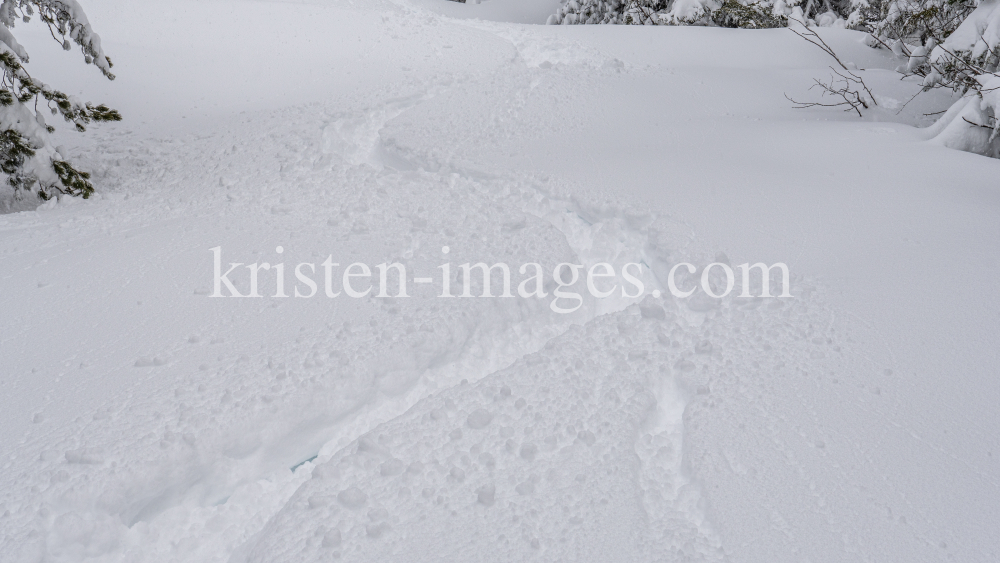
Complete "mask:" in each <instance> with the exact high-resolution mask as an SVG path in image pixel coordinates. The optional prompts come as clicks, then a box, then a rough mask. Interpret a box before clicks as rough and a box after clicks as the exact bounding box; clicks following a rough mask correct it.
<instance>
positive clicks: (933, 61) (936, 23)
mask: <svg viewBox="0 0 1000 563" xmlns="http://www.w3.org/2000/svg"><path fill="white" fill-rule="evenodd" d="M880 10H881V11H880V16H879V19H878V20H877V21H874V22H871V26H870V27H871V30H872V34H871V36H870V37H869V44H870V45H871V46H873V47H884V48H886V49H890V50H891V51H892V52H893V53H894V54H895V55H896V56H898V57H901V58H905V59H906V60H907V63H906V65H905V67H903V68H902V69H901V70H902V71H903V73H904V74H908V75H911V76H918V77H920V78H921V84H922V86H923V88H924V89H925V90H930V89H932V88H947V89H950V90H953V91H954V92H956V93H957V94H959V95H961V98H960V99H959V100H958V101H957V102H955V103H954V104H953V105H952V107H951V108H950V109H949V110H948V111H947V112H945V114H944V115H943V116H942V117H941V118H939V119H938V121H937V123H935V124H934V125H933V126H932V127H931V133H932V135H933V138H934V139H935V140H936V142H939V143H941V144H943V145H945V146H949V147H952V148H956V149H960V150H965V151H969V152H974V153H978V154H984V155H988V156H992V157H998V158H1000V119H998V117H1000V75H998V74H997V67H998V62H1000V0H889V1H887V2H885V4H883V5H881V6H880Z"/></svg>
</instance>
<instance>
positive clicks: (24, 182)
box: [0, 0, 121, 199]
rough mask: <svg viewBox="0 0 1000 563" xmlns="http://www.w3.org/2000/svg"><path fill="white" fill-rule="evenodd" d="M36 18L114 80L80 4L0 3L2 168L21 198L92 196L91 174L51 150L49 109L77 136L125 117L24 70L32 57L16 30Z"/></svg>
mask: <svg viewBox="0 0 1000 563" xmlns="http://www.w3.org/2000/svg"><path fill="white" fill-rule="evenodd" d="M36 13H37V15H38V17H39V19H41V20H42V22H43V23H45V24H46V25H47V26H48V28H49V31H50V32H51V33H52V37H53V38H54V39H56V41H58V42H59V43H61V44H62V46H63V49H65V50H67V51H68V50H70V49H71V48H72V45H73V43H76V44H77V45H78V46H79V47H80V50H81V51H82V52H83V56H84V61H85V62H86V63H87V64H93V65H94V66H96V67H97V68H98V69H99V70H100V71H101V72H102V73H103V74H104V76H106V77H107V78H108V79H109V80H114V78H115V76H114V74H112V73H111V59H109V58H108V57H107V56H106V55H105V54H104V50H103V49H102V48H101V38H100V36H98V35H97V34H96V33H94V31H93V29H92V28H91V26H90V22H89V21H88V20H87V16H86V14H85V13H84V12H83V8H81V7H80V4H79V3H77V2H76V0H3V2H2V4H0V23H3V25H2V26H0V71H2V72H3V82H2V84H0V169H2V170H3V172H4V174H5V175H6V176H7V182H8V184H10V186H11V187H13V188H14V193H15V196H16V197H21V195H22V194H23V193H26V192H33V193H36V194H37V195H38V196H39V197H41V198H42V199H48V198H50V197H52V196H53V195H55V194H67V195H78V196H83V197H85V198H86V197H88V196H90V194H91V193H93V191H94V187H93V185H91V183H90V181H89V179H88V178H89V177H90V175H89V174H87V173H86V172H81V171H79V170H77V169H75V168H73V166H72V165H71V164H70V163H69V162H67V161H66V158H65V155H62V154H60V152H59V151H58V150H57V149H56V148H55V147H53V146H52V143H51V140H50V137H49V134H50V133H52V132H53V131H55V129H54V128H53V127H52V126H50V125H49V124H48V123H46V121H45V116H44V113H45V110H48V111H49V112H50V113H51V114H52V115H61V116H62V117H63V119H65V120H66V121H68V122H70V123H72V124H73V125H74V126H75V128H76V129H77V130H78V131H84V130H86V125H87V124H88V123H90V122H92V121H119V120H121V115H119V114H118V112H117V111H115V110H113V109H110V108H108V107H107V106H105V105H103V104H102V105H98V106H94V105H92V104H90V103H84V102H81V101H80V100H78V99H76V98H75V97H74V96H68V95H66V94H64V93H63V92H60V91H59V90H55V89H53V88H52V87H50V86H49V85H48V84H45V83H44V82H42V81H40V80H38V79H36V78H34V77H32V76H31V75H30V74H28V71H27V70H26V69H25V68H24V64H26V63H27V62H28V53H27V51H25V49H24V47H23V46H21V44H20V43H18V42H17V39H15V38H14V35H13V33H11V31H10V30H11V29H13V28H14V24H15V23H16V22H17V21H18V20H20V21H22V22H24V23H27V22H28V21H30V20H31V18H32V16H34V15H35V14H36Z"/></svg>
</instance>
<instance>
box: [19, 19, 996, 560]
mask: <svg viewBox="0 0 1000 563" xmlns="http://www.w3.org/2000/svg"><path fill="white" fill-rule="evenodd" d="M551 4H552V3H551V2H537V3H536V2H529V1H527V0H488V1H486V2H483V3H481V4H479V5H472V4H467V5H460V4H454V3H447V2H442V3H438V2H434V1H432V0H413V2H412V3H411V2H408V1H404V0H399V1H395V2H393V1H387V0H365V1H364V2H352V1H347V0H327V1H320V0H311V1H305V2H275V1H271V2H257V1H235V0H212V1H200V2H187V1H177V2H170V3H164V2H153V1H150V0H132V1H129V2H123V1H112V0H93V1H91V2H88V3H87V4H86V5H85V6H84V7H85V8H86V9H87V12H88V15H89V17H90V20H91V21H92V22H94V25H95V27H96V28H97V29H99V30H100V31H101V37H102V45H103V48H104V49H105V50H106V51H107V52H108V54H109V55H110V56H111V57H112V60H114V61H115V71H116V74H117V76H118V79H117V80H115V81H114V82H107V81H106V80H104V79H103V77H101V76H100V74H99V73H97V72H95V71H94V69H92V68H89V67H86V66H84V65H81V64H80V62H79V61H78V60H76V58H75V57H70V56H69V55H65V54H63V53H62V51H61V50H60V49H59V47H58V45H50V43H51V39H49V38H48V37H47V35H46V34H47V32H46V31H44V29H43V28H40V27H39V26H36V25H33V24H25V25H21V26H19V27H18V28H17V32H18V40H19V41H21V43H23V44H24V45H25V47H26V48H27V49H29V50H30V51H31V53H32V62H31V65H29V67H28V68H29V70H30V71H32V72H33V74H34V75H37V76H42V77H45V79H46V80H49V81H51V82H52V83H53V84H54V85H55V86H56V87H62V88H67V91H68V92H70V93H73V94H74V95H77V96H79V97H81V98H83V99H91V100H94V101H100V102H107V103H109V105H111V106H112V107H115V108H117V109H119V110H121V112H122V114H123V116H124V118H125V119H124V121H123V122H121V123H117V124H110V125H102V126H98V127H93V128H92V129H91V130H89V131H88V132H87V133H86V134H82V135H81V134H76V133H72V132H68V133H62V131H65V130H66V129H67V127H66V126H65V124H63V125H62V126H61V127H60V133H58V135H59V136H60V137H59V142H60V143H62V144H63V146H64V148H60V152H61V153H63V151H64V150H65V152H66V153H68V154H64V156H67V157H69V158H71V159H72V160H73V161H74V162H77V163H79V164H80V165H81V166H82V167H83V168H84V169H89V170H92V171H93V172H94V180H95V184H96V185H97V187H98V191H99V192H100V193H99V196H98V197H95V198H92V199H91V200H88V201H82V200H77V199H63V200H61V201H58V202H56V201H53V202H50V203H47V204H45V205H43V206H41V207H39V208H38V209H36V210H29V211H22V212H19V213H11V214H6V215H0V240H2V244H0V256H2V264H3V269H2V271H0V311H2V316H0V323H2V325H0V388H2V389H3V399H2V403H0V429H2V432H0V476H2V479H0V554H2V555H0V559H3V560H4V561H13V562H17V563H38V562H52V563H56V562H59V563H62V562H85V561H86V562H136V563H139V562H226V561H230V562H233V563H242V562H248V563H249V562H262V563H264V562H266V563H285V562H287V563H292V562H294V563H299V562H309V561H332V560H342V561H371V562H375V561H378V562H382V561H414V562H418V561H421V562H422V561H498V562H499V561H529V560H530V561H545V562H552V561H595V562H611V561H629V562H634V561H685V562H686V561H692V562H693V561H734V562H761V563H764V562H767V563H771V562H776V561H781V562H785V561H787V562H793V561H794V562H800V561H810V562H813V563H819V562H840V561H879V562H883V561H899V562H914V561H996V560H998V556H1000V539H998V538H1000V535H998V534H996V530H998V529H1000V441H998V440H1000V438H998V437H1000V417H998V416H997V415H996V406H997V404H998V402H1000V380H998V378H997V374H998V368H1000V362H998V354H997V351H998V350H1000V347H998V345H997V343H998V341H1000V338H998V337H1000V330H998V329H1000V322H998V320H1000V294H998V293H997V291H996V280H997V279H998V276H1000V266H998V260H997V249H998V248H1000V221H997V214H998V212H1000V191H998V187H1000V186H998V183H997V178H998V177H1000V174H998V173H1000V162H998V161H996V160H993V159H988V158H983V157H979V156H975V155H972V154H968V153H964V152H960V151H955V150H950V149H948V148H945V147H943V146H941V145H940V144H937V143H933V142H928V141H927V139H929V138H930V135H931V134H932V133H933V130H925V129H922V128H921V127H923V126H927V125H929V124H930V123H931V118H928V117H925V116H924V115H923V114H925V113H932V112H936V111H940V110H942V109H945V108H947V107H948V106H949V105H950V104H951V103H952V102H953V101H954V100H952V99H951V98H949V97H948V96H947V95H946V94H944V93H941V92H934V93H930V94H926V95H923V96H920V97H918V98H916V99H914V100H913V101H912V102H910V103H909V104H907V103H906V102H907V100H909V99H910V97H911V96H912V95H913V94H914V93H916V92H917V91H918V90H919V84H917V83H915V82H910V81H900V80H899V79H898V75H897V74H895V73H894V72H892V69H894V68H896V67H897V66H899V65H900V64H905V61H901V60H897V59H894V58H893V56H892V54H891V53H888V52H886V51H876V50H872V49H869V48H867V47H865V46H864V45H863V44H862V38H863V36H862V35H861V34H860V33H857V32H851V31H845V30H836V29H829V30H827V29H824V30H822V31H821V33H822V35H823V37H824V38H826V40H827V41H828V42H829V43H830V44H831V45H833V46H834V47H835V48H836V49H837V51H838V53H840V55H841V58H842V59H843V60H845V61H851V62H853V63H855V64H856V65H857V66H858V67H859V68H861V69H865V70H861V71H858V72H859V73H861V74H862V75H863V76H864V78H865V81H866V82H867V83H868V84H869V86H871V87H872V89H873V91H874V92H875V94H876V100H877V101H878V104H879V106H878V107H877V108H874V109H873V110H872V111H870V112H868V113H867V114H866V117H865V118H863V119H857V118H856V116H855V117H852V116H851V114H848V113H842V112H839V111H837V110H836V109H833V110H831V109H824V108H813V109H809V110H795V109H793V108H792V107H791V104H790V103H789V102H788V101H787V100H786V99H785V98H784V96H783V94H785V93H787V94H788V95H789V96H791V97H793V98H796V99H811V98H809V96H815V95H817V94H816V93H815V91H813V92H810V91H809V89H808V88H809V85H810V84H811V83H812V78H813V77H818V78H825V77H826V76H827V75H828V74H829V69H828V65H829V64H830V61H829V60H828V59H827V58H825V55H824V54H823V53H822V52H820V51H819V50H818V49H815V48H814V47H812V46H810V45H807V44H805V43H803V42H802V41H801V40H800V39H798V38H796V37H795V36H794V35H793V34H792V33H791V32H789V31H787V30H763V31H741V30H724V29H711V28H681V27H655V28H654V27H626V26H542V25H530V24H532V23H541V22H544V19H545V17H547V15H548V14H549V13H551V12H550V11H549V10H550V8H549V7H546V6H551ZM543 8H545V9H543ZM538 18H541V19H540V20H539V19H538ZM504 20H506V21H504ZM512 22H513V23H512ZM57 78H58V82H57ZM71 86H72V87H78V91H73V90H72V87H71ZM56 125H57V126H59V124H56ZM279 245H280V246H283V248H284V253H283V254H281V255H278V254H277V253H276V252H275V247H276V246H279ZM445 245H447V246H449V247H450V249H451V253H450V254H449V255H447V256H445V255H443V254H442V253H441V247H442V246H445ZM216 246H221V247H222V248H223V259H224V260H225V261H233V262H245V263H246V262H253V261H269V262H272V263H274V262H277V261H280V260H283V261H284V263H285V264H286V265H288V264H295V263H298V262H317V263H318V262H321V261H322V260H323V259H324V258H325V257H326V256H327V255H333V257H334V259H335V260H337V261H339V262H340V263H342V264H344V263H349V262H353V261H359V262H365V263H367V264H371V265H374V264H379V263H382V262H387V261H399V262H403V263H405V264H406V265H407V267H408V269H409V270H410V271H411V272H427V273H428V275H429V274H430V273H431V272H435V271H436V267H437V266H438V265H439V264H441V263H442V262H443V261H445V260H447V261H450V262H451V263H452V264H461V263H463V262H467V261H469V262H478V261H484V262H487V263H490V264H492V263H494V262H498V261H504V262H507V263H509V264H521V263H523V262H541V263H544V264H547V265H550V266H551V265H554V264H555V263H558V262H576V263H581V264H588V265H589V264H594V263H598V262H610V263H612V264H614V265H616V267H619V268H620V266H621V265H623V264H625V263H627V262H643V263H644V264H646V265H647V266H648V269H645V270H644V271H645V274H644V277H643V280H644V282H645V285H646V289H647V293H649V292H651V291H652V290H653V289H654V288H658V289H661V290H663V291H664V292H666V281H665V280H666V277H665V273H666V271H667V270H669V268H670V267H671V266H672V265H673V264H676V263H678V262H680V261H685V260H686V261H691V262H693V263H695V264H697V265H698V266H699V267H701V266H704V265H706V264H708V263H710V262H714V261H720V262H728V263H732V264H741V263H744V262H751V263H752V262H767V263H774V262H785V263H787V264H788V265H789V267H790V269H791V271H792V273H793V280H792V294H793V297H792V298H788V299H740V298H736V297H727V298H725V299H721V300H713V299H708V298H705V297H704V296H702V297H701V298H692V299H687V300H680V299H673V298H671V297H669V294H666V295H667V297H666V298H660V299H657V298H654V297H652V295H646V296H644V297H643V298H641V299H624V298H618V299H609V300H595V299H588V300H587V301H586V302H585V304H584V306H583V307H582V308H581V309H580V310H579V311H578V312H577V313H574V314H572V315H559V314H556V313H553V312H552V311H550V309H549V308H548V303H547V302H546V301H543V300H528V299H520V298H513V299H500V298H497V299H441V298H437V297H435V296H434V295H435V293H433V292H431V291H430V289H429V288H428V290H427V291H420V290H419V288H411V289H413V291H412V294H413V297H410V298H408V299H402V298H400V299H387V298H377V297H369V298H364V299H348V298H346V297H345V296H341V297H339V298H335V299H328V298H325V297H322V296H318V297H315V298H312V299H294V298H289V299H274V298H263V299H212V298H210V297H208V294H209V293H210V292H211V289H212V253H211V251H210V250H209V249H210V248H213V247H216ZM273 291H274V286H273V282H269V281H266V280H265V281H262V285H261V292H262V293H263V294H265V295H268V294H270V293H272V292H273Z"/></svg>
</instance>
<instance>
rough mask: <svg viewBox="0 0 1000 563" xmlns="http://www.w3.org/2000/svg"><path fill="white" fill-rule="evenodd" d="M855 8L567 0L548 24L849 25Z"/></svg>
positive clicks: (831, 2)
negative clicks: (795, 21)
mask: <svg viewBox="0 0 1000 563" xmlns="http://www.w3.org/2000/svg"><path fill="white" fill-rule="evenodd" d="M860 1H865V0H860ZM853 10H854V7H853V6H852V4H851V0H756V1H755V0H566V1H564V2H563V5H562V6H561V7H560V8H559V10H558V11H557V12H556V13H555V14H553V15H552V16H550V17H549V19H548V23H549V24H550V25H552V24H564V25H567V24H596V23H603V24H634V25H713V26H721V27H739V28H747V29H760V28H770V27H784V26H785V25H787V20H788V17H789V16H794V17H797V18H798V19H803V18H804V19H806V20H808V23H810V24H816V25H820V26H836V25H840V26H845V25H846V24H845V19H844V18H845V17H847V16H849V15H850V14H851V13H852V11H853Z"/></svg>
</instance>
